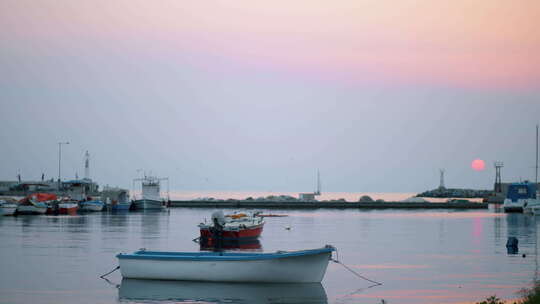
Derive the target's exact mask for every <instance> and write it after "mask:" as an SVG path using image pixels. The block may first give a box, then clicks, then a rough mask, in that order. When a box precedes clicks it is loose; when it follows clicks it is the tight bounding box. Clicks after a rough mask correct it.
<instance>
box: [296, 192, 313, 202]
mask: <svg viewBox="0 0 540 304" xmlns="http://www.w3.org/2000/svg"><path fill="white" fill-rule="evenodd" d="M315 195H316V194H315V193H300V194H299V197H298V198H299V199H300V200H301V201H315Z"/></svg>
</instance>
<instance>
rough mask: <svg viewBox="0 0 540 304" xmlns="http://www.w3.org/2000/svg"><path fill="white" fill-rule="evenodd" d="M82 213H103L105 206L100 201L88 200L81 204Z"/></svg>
mask: <svg viewBox="0 0 540 304" xmlns="http://www.w3.org/2000/svg"><path fill="white" fill-rule="evenodd" d="M79 207H80V210H81V211H97V212H99V211H102V210H103V207H105V204H104V203H103V202H102V201H100V200H87V201H81V202H79Z"/></svg>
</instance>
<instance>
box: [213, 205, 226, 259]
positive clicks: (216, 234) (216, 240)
mask: <svg viewBox="0 0 540 304" xmlns="http://www.w3.org/2000/svg"><path fill="white" fill-rule="evenodd" d="M212 223H213V224H214V225H213V226H212V227H211V228H210V231H211V232H212V240H213V244H214V250H215V251H219V252H221V248H222V246H223V226H225V215H224V214H223V211H221V210H218V211H214V212H213V213H212Z"/></svg>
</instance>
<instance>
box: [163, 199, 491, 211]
mask: <svg viewBox="0 0 540 304" xmlns="http://www.w3.org/2000/svg"><path fill="white" fill-rule="evenodd" d="M170 206H171V207H186V208H243V209H261V208H265V209H321V208H327V209H487V208H488V204H487V203H474V202H449V203H448V202H447V203H431V202H369V203H367V202H316V201H315V202H299V201H290V202H284V201H264V202H260V201H259V202H253V201H241V200H238V201H236V200H234V201H200V200H182V201H179V200H173V201H171V203H170Z"/></svg>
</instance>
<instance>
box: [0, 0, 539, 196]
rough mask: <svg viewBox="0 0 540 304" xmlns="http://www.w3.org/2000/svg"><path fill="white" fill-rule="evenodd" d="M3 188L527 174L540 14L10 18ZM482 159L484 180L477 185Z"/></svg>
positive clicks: (2, 38)
mask: <svg viewBox="0 0 540 304" xmlns="http://www.w3.org/2000/svg"><path fill="white" fill-rule="evenodd" d="M0 43H1V48H0V86H1V90H0V102H1V106H2V108H1V109H2V110H1V111H0V122H1V126H2V127H1V131H0V139H1V140H2V143H3V144H2V149H1V150H0V159H2V162H1V166H0V179H10V180H13V179H15V177H16V174H17V172H18V170H19V169H20V171H21V174H22V175H23V179H25V178H26V179H35V178H38V177H40V176H41V172H46V175H47V177H52V176H57V162H58V159H57V157H58V156H57V153H58V151H57V150H58V146H57V142H58V141H64V140H69V141H70V142H71V144H70V146H67V147H65V159H63V166H64V169H63V172H64V173H65V176H64V177H65V178H72V177H73V176H74V175H75V172H78V173H79V175H82V172H83V170H82V164H83V163H82V157H83V154H84V151H85V150H89V151H90V153H91V155H92V164H93V167H92V175H93V177H94V178H95V179H96V180H98V181H99V182H100V183H102V184H104V183H109V184H115V185H121V186H125V187H128V186H130V185H131V179H133V178H134V177H137V174H138V173H136V170H137V169H140V168H142V169H144V170H147V171H150V170H151V171H153V172H154V173H155V174H157V175H161V176H169V177H170V178H171V181H172V184H171V186H172V187H173V188H175V189H179V190H181V189H185V190H197V189H201V190H203V189H206V190H261V191H267V190H273V191H280V190H281V191H310V190H313V187H314V177H315V172H316V169H317V168H319V169H320V170H321V174H322V177H323V181H324V183H323V184H324V187H325V190H327V191H355V192H360V191H397V192H399V191H402V192H411V191H423V190H425V189H428V188H435V187H437V186H438V170H439V168H445V169H446V172H447V181H446V183H447V186H455V187H470V188H491V187H492V183H493V181H494V170H493V166H492V163H493V161H495V160H498V161H503V162H504V163H505V168H504V169H503V181H515V180H519V179H520V178H522V179H527V178H529V179H530V178H532V177H533V176H534V170H533V169H532V167H533V166H534V149H535V147H534V135H535V125H536V124H537V123H538V122H539V121H540V1H537V0H523V1H518V2H515V1H499V0H476V1H470V0H456V1H433V0H429V1H428V0H425V1H412V0H396V1H365V0H357V1H332V2H329V1H318V0H311V1H271V2H268V1H133V0H130V1H71V0H69V1H62V0H58V1H24V0H16V1H9V0H3V1H1V2H0ZM474 159H482V160H484V161H485V162H486V169H485V170H479V171H475V170H472V169H471V161H473V160H474Z"/></svg>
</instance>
